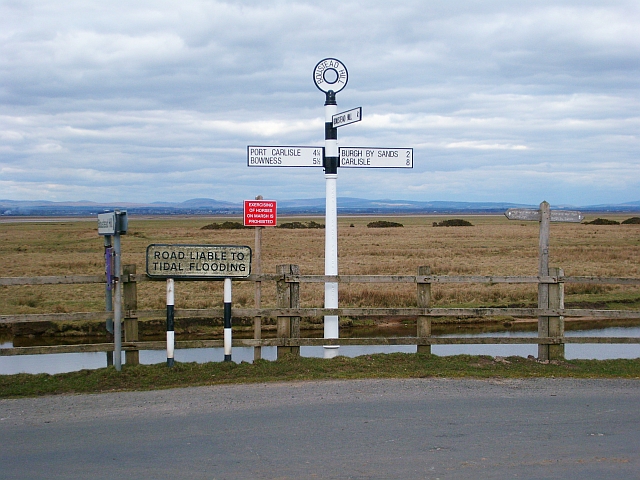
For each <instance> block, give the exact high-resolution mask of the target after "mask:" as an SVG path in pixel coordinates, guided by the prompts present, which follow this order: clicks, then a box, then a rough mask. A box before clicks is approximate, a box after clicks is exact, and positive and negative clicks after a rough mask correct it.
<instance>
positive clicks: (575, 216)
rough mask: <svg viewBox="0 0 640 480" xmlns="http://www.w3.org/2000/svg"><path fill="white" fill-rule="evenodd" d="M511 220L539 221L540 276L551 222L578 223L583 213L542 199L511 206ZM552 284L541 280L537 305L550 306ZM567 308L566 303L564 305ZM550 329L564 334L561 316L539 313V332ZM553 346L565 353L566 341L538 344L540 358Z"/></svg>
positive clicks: (546, 262)
mask: <svg viewBox="0 0 640 480" xmlns="http://www.w3.org/2000/svg"><path fill="white" fill-rule="evenodd" d="M504 214H505V216H506V217H507V218H508V219H509V220H522V221H538V222H540V239H539V243H538V258H539V259H540V260H539V264H538V276H539V277H548V276H549V231H550V222H575V223H579V222H581V221H582V220H583V219H584V215H582V213H580V212H578V211H571V210H551V208H550V206H549V204H548V203H547V202H542V203H541V204H540V208H539V209H538V210H533V209H527V208H510V209H509V210H507V211H506V212H505V213H504ZM549 306H550V305H549V284H548V283H542V282H541V283H539V284H538V308H540V309H548V308H549ZM562 308H564V307H562ZM550 333H557V334H558V335H564V324H563V318H562V317H542V316H540V317H538V336H539V337H548V336H549V335H550ZM550 348H562V351H561V353H560V352H559V353H560V354H559V355H558V356H562V357H564V345H542V344H540V345H538V359H539V360H549V350H550Z"/></svg>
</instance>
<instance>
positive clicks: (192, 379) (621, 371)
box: [0, 353, 640, 398]
mask: <svg viewBox="0 0 640 480" xmlns="http://www.w3.org/2000/svg"><path fill="white" fill-rule="evenodd" d="M463 377H466V378H492V379H495V378H532V377H572V378H633V379H637V378H639V377H640V359H635V360H570V361H561V362H552V363H548V364H541V363H538V362H536V361H533V360H530V359H525V358H522V357H508V358H506V359H503V358H499V357H496V358H492V357H488V356H472V355H456V356H449V357H438V356H435V355H425V354H403V353H394V354H376V355H362V356H359V357H356V358H347V357H343V356H339V357H335V358H332V359H322V358H304V357H293V356H290V355H285V356H284V357H282V358H279V359H278V360H276V361H273V362H271V361H265V360H258V361H256V362H254V363H252V364H250V363H246V362H243V363H240V364H235V363H232V362H213V363H203V364H198V363H176V365H175V366H174V367H173V368H167V367H166V366H165V365H163V364H157V365H123V368H122V371H120V372H117V371H116V370H115V368H114V367H108V368H101V369H97V370H82V371H79V372H71V373H61V374H56V375H48V374H37V375H30V374H18V375H0V398H17V397H34V396H41V395H59V394H80V393H102V392H114V391H131V390H138V391H139V390H159V389H167V388H180V387H194V386H203V385H219V384H230V383H254V382H261V383H262V382H291V381H303V380H312V381H314V380H315V381H317V380H329V379H333V380H336V379H340V380H347V379H361V378H463Z"/></svg>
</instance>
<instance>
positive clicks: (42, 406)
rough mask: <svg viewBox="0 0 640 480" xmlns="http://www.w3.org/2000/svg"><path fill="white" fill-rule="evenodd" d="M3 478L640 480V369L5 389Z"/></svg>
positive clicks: (1, 406) (0, 411)
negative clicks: (534, 375)
mask: <svg viewBox="0 0 640 480" xmlns="http://www.w3.org/2000/svg"><path fill="white" fill-rule="evenodd" d="M0 439H1V440H0V442H1V443H0V445H1V448H0V478H2V479H9V478H11V479H19V478H29V479H40V478H42V479H44V478H46V479H51V478H65V479H73V478H82V479H85V478H91V479H103V478H109V479H119V478H153V479H183V478H184V479H219V480H221V479H237V478H240V479H244V478H247V479H253V478H255V479H298V478H331V479H333V478H336V479H337V478H339V479H347V478H354V479H378V478H396V479H398V478H402V479H413V478H420V479H422V478H427V479H435V478H441V479H474V480H476V479H492V478H495V479H507V478H536V479H543V478H544V479H546V478H558V479H560V478H561V479H580V480H585V479H591V478H594V479H595V478H597V479H602V478H612V479H640V381H639V380H572V379H527V380H450V379H409V380H358V381H329V382H295V383H277V384H255V385H230V386H213V387H200V388H186V389H174V390H163V391H155V392H129V393H112V394H102V395H74V396H55V397H45V398H37V399H19V400H1V401H0Z"/></svg>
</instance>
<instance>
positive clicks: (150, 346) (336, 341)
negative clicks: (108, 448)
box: [0, 337, 640, 357]
mask: <svg viewBox="0 0 640 480" xmlns="http://www.w3.org/2000/svg"><path fill="white" fill-rule="evenodd" d="M563 343H564V344H567V343H571V344H582V345H584V344H627V345H633V344H640V337H421V338H418V337H388V338H377V337H376V338H281V339H277V338H266V339H253V338H247V339H234V340H233V346H234V347H255V346H263V347H266V346H280V347H300V346H302V347H309V346H323V345H342V346H345V345H418V346H421V345H528V344H531V345H535V344H538V345H560V344H563ZM175 347H176V348H179V349H183V348H222V347H223V340H183V341H177V342H176V344H175ZM165 348H166V342H163V341H157V342H125V343H123V344H122V349H123V350H125V351H128V350H164V349H165ZM109 351H113V343H99V344H83V345H47V346H38V347H13V348H2V349H0V357H7V356H15V355H41V354H57V353H85V352H109Z"/></svg>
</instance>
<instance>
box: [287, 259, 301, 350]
mask: <svg viewBox="0 0 640 480" xmlns="http://www.w3.org/2000/svg"><path fill="white" fill-rule="evenodd" d="M290 271H291V275H300V266H299V265H290ZM289 306H290V307H291V308H300V282H291V283H289ZM289 325H290V327H289V328H290V330H289V336H290V338H296V339H300V317H290V323H289ZM291 353H293V354H294V355H296V356H300V346H297V347H291Z"/></svg>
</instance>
